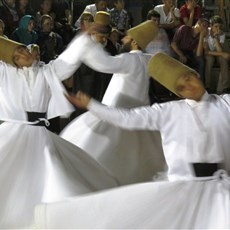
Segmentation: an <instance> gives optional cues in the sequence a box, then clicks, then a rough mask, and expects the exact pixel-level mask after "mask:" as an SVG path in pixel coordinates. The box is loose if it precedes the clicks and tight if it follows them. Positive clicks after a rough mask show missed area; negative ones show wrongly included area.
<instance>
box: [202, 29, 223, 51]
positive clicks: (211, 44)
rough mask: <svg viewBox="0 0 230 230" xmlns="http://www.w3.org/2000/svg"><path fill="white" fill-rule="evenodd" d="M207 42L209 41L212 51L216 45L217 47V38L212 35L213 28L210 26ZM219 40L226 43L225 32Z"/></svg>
mask: <svg viewBox="0 0 230 230" xmlns="http://www.w3.org/2000/svg"><path fill="white" fill-rule="evenodd" d="M204 41H205V42H207V44H208V46H209V49H210V50H211V51H215V50H216V47H215V40H214V37H213V36H212V35H211V28H208V35H207V37H206V38H205V40H204ZM219 41H220V43H221V44H224V42H225V34H224V33H223V34H222V35H220V36H219Z"/></svg>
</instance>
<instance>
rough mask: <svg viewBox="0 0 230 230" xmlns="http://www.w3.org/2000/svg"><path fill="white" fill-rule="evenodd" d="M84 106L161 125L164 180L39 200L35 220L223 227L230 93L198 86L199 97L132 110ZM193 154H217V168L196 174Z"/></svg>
mask: <svg viewBox="0 0 230 230" xmlns="http://www.w3.org/2000/svg"><path fill="white" fill-rule="evenodd" d="M89 109H90V111H91V112H92V113H94V114H95V115H97V116H98V117H100V118H101V119H104V120H106V121H108V122H111V123H113V124H114V125H118V126H120V127H123V128H127V129H135V130H136V129H148V130H160V131H161V134H162V143H163V148H164V153H165V158H166V161H167V164H168V167H169V171H168V177H169V181H159V182H149V183H141V184H135V185H129V186H122V187H121V188H115V189H112V190H108V191H104V192H100V193H97V194H93V195H86V196H83V197H79V198H70V199H68V200H63V201H61V202H56V203H53V204H48V205H46V204H42V205H40V206H37V208H36V210H35V219H36V224H37V225H36V226H37V227H38V228H39V227H40V228H58V227H59V228H65V229H67V228H74V229H84V228H94V229H98V228H99V229H230V211H229V210H230V178H229V176H228V175H227V174H229V172H230V152H229V150H230V141H229V136H230V116H229V115H230V95H223V96H217V95H208V94H207V93H205V95H204V96H203V98H202V100H201V101H200V102H195V101H193V100H187V99H186V100H180V101H173V102H168V103H163V104H155V105H153V106H152V107H142V108H137V109H132V111H131V112H129V111H126V110H123V109H114V110H112V111H113V112H111V109H109V108H107V107H105V106H102V105H100V104H98V103H97V102H94V101H93V100H92V101H91V102H90V105H89ZM194 162H205V163H214V162H215V163H216V162H221V163H222V164H223V165H222V167H223V168H222V170H219V171H217V172H216V173H215V174H214V175H213V176H210V177H196V176H195V175H194V171H193V169H192V167H191V163H194ZM89 207H91V209H90V211H87V210H89ZM60 219H62V220H65V221H60Z"/></svg>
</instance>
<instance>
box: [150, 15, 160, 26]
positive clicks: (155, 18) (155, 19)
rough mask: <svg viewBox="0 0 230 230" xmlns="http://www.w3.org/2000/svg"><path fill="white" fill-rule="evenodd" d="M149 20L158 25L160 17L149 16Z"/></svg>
mask: <svg viewBox="0 0 230 230" xmlns="http://www.w3.org/2000/svg"><path fill="white" fill-rule="evenodd" d="M151 20H152V21H153V22H154V24H155V25H156V26H159V25H160V18H157V17H151Z"/></svg>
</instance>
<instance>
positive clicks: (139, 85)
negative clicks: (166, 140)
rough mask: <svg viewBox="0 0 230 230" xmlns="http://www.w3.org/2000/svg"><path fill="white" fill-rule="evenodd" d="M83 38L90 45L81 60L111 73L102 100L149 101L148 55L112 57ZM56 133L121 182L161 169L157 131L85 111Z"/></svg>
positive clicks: (122, 102)
mask: <svg viewBox="0 0 230 230" xmlns="http://www.w3.org/2000/svg"><path fill="white" fill-rule="evenodd" d="M85 39H86V40H88V43H89V44H94V45H91V46H90V48H89V49H87V50H85V53H84V56H83V57H82V58H81V61H83V62H84V63H86V64H87V65H89V66H90V67H91V68H94V69H96V70H97V71H100V72H106V73H115V74H114V75H113V77H112V79H111V81H110V84H109V86H108V88H107V90H106V93H105V95H104V97H103V100H102V102H103V103H104V104H106V105H110V106H121V107H126V108H127V107H128V108H129V107H136V106H140V105H147V104H149V96H148V90H149V75H148V74H147V63H148V61H149V59H150V58H151V55H149V54H144V53H143V52H142V51H140V50H135V51H131V52H130V53H124V54H121V55H118V56H115V57H112V56H109V55H108V54H107V53H105V52H104V51H103V50H102V48H101V47H100V46H99V45H98V44H96V43H94V42H93V41H90V39H89V38H88V39H87V38H85ZM60 136H61V137H62V138H64V139H66V140H68V141H70V142H72V143H73V144H75V145H77V146H78V147H80V148H81V149H83V150H84V151H85V152H87V153H88V154H89V155H90V156H92V157H94V158H95V159H96V160H97V161H98V162H99V163H100V164H102V165H103V166H104V167H105V168H106V169H107V170H108V171H110V172H111V174H112V175H113V176H115V177H116V178H117V179H118V181H119V182H120V183H121V184H129V183H135V182H142V181H149V180H152V177H153V175H154V174H155V173H156V172H158V171H163V170H164V166H165V161H164V157H163V151H162V146H161V137H160V134H159V132H149V131H127V130H123V129H121V128H118V127H114V126H113V125H110V124H108V123H107V122H104V121H103V120H101V119H99V118H98V117H96V116H94V115H93V114H92V113H91V112H86V113H85V114H83V115H81V116H80V117H77V118H76V119H75V120H73V121H72V122H71V123H70V124H69V125H67V127H66V128H64V130H63V131H62V132H61V133H60Z"/></svg>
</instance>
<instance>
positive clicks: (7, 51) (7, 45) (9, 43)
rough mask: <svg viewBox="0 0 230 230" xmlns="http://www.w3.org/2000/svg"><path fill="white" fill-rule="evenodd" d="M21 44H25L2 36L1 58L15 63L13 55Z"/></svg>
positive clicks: (0, 37)
mask: <svg viewBox="0 0 230 230" xmlns="http://www.w3.org/2000/svg"><path fill="white" fill-rule="evenodd" d="M19 46H23V44H21V43H18V42H15V41H13V40H10V39H7V38H4V37H2V36H0V60H2V61H4V62H6V63H8V64H11V65H15V64H14V62H13V55H14V52H15V49H16V48H18V47H19Z"/></svg>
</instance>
